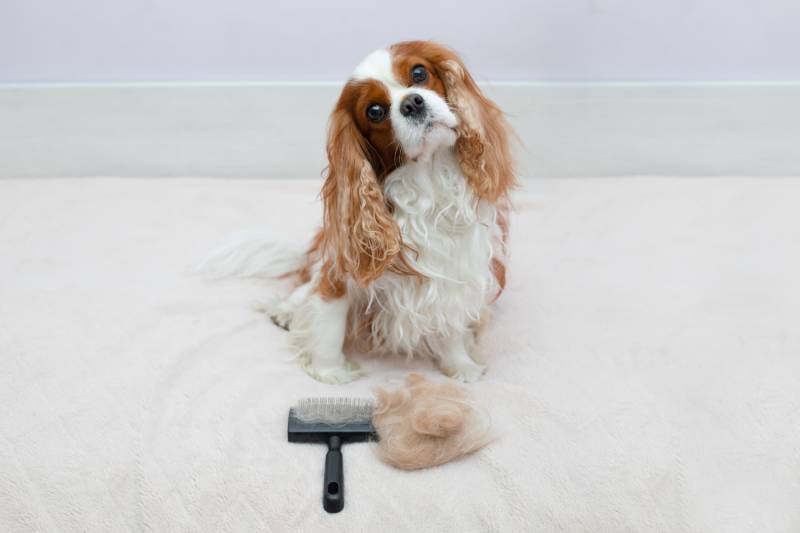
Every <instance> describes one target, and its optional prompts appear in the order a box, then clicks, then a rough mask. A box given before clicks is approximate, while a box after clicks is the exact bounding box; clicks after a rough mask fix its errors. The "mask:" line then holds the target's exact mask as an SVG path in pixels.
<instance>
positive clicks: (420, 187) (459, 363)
mask: <svg viewBox="0 0 800 533" xmlns="http://www.w3.org/2000/svg"><path fill="white" fill-rule="evenodd" d="M384 193H385V195H386V196H387V198H389V199H390V200H391V202H392V204H393V206H394V216H395V219H396V220H397V223H398V225H399V227H400V230H401V232H402V234H403V239H404V241H405V242H406V243H408V244H410V245H411V246H413V248H414V249H415V250H416V251H417V252H418V255H414V254H408V259H409V262H410V264H411V265H412V266H413V267H414V268H415V269H416V270H417V271H419V272H420V273H422V274H424V275H425V276H426V277H425V278H424V279H422V280H420V279H419V278H417V277H409V276H398V275H396V274H392V273H386V274H384V275H383V276H381V277H380V278H379V279H378V280H377V281H375V282H374V283H373V284H371V285H370V286H369V287H368V288H363V287H360V286H358V285H357V284H355V283H352V282H351V283H350V284H349V285H348V289H347V297H346V298H342V299H340V300H338V301H336V300H334V301H331V302H325V301H323V300H322V299H321V298H319V296H317V295H315V294H313V293H311V292H310V291H309V288H310V287H312V286H313V285H314V284H315V283H316V281H317V276H318V274H316V273H315V275H314V276H313V277H312V280H311V281H310V282H309V283H308V284H306V285H303V286H301V287H299V288H298V289H296V290H295V292H294V293H293V294H292V295H291V296H290V297H289V298H288V299H287V300H286V301H285V302H283V303H282V304H280V312H281V313H282V315H281V316H282V317H283V320H284V322H288V326H289V328H290V330H291V344H292V346H293V347H294V348H295V350H296V352H297V353H298V354H299V355H300V357H301V361H302V364H303V367H304V368H305V369H306V371H307V372H308V373H309V374H311V375H312V376H313V377H315V378H317V379H320V380H322V381H327V382H335V383H341V382H345V381H349V380H350V379H352V378H353V377H355V376H356V375H357V374H356V373H355V371H354V370H355V369H354V368H353V366H352V365H350V364H348V363H346V361H345V359H344V356H342V355H341V348H342V342H341V341H342V340H343V339H344V335H345V330H344V328H345V323H344V321H343V320H344V318H345V317H347V315H348V311H350V312H351V316H352V317H353V318H354V320H352V322H351V323H352V325H353V326H356V325H357V324H358V321H357V317H360V316H363V314H364V313H370V315H371V317H372V320H371V327H372V329H371V331H370V332H369V333H370V337H371V340H372V342H373V343H374V345H375V349H376V350H378V351H380V352H385V353H391V354H401V355H405V356H408V357H411V356H423V357H430V358H433V359H435V360H436V361H437V362H438V363H439V365H440V367H441V368H442V370H443V371H444V372H445V373H447V374H448V375H450V376H452V377H454V378H456V379H459V380H462V381H474V380H476V379H477V378H478V377H480V375H481V374H482V373H483V370H484V367H483V366H481V365H480V364H478V363H477V362H475V360H474V358H475V356H476V354H475V348H476V338H475V337H476V331H477V328H478V324H479V322H480V321H481V318H482V316H483V314H484V313H486V312H487V306H488V300H489V298H490V296H491V295H492V294H494V293H495V291H496V290H497V284H496V281H495V279H494V277H493V275H492V273H491V270H490V262H491V259H492V257H494V256H495V255H497V253H498V250H496V249H495V245H494V243H495V242H497V237H498V235H499V232H500V230H499V227H498V226H497V223H496V212H495V209H494V207H493V206H492V205H491V204H489V203H487V202H485V201H478V200H476V199H475V197H474V196H473V194H472V192H471V190H470V188H469V187H468V186H467V184H466V181H465V180H464V176H463V175H462V174H461V170H460V168H459V165H458V162H457V161H456V159H455V155H454V154H453V150H452V147H450V146H445V147H443V148H441V149H440V150H438V151H437V152H436V153H435V154H433V155H432V156H431V157H430V158H429V159H427V160H425V161H420V162H415V163H408V164H406V165H404V166H402V167H400V168H398V169H397V170H395V171H394V172H393V173H392V174H390V175H389V176H388V177H387V178H386V181H385V183H384ZM287 317H288V320H287Z"/></svg>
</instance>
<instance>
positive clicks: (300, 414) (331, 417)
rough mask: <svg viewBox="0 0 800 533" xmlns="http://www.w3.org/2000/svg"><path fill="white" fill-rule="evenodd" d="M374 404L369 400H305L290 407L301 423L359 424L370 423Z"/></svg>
mask: <svg viewBox="0 0 800 533" xmlns="http://www.w3.org/2000/svg"><path fill="white" fill-rule="evenodd" d="M374 410H375V402H374V400H372V399H371V398H305V399H302V400H300V401H299V402H298V403H297V405H296V406H295V407H292V409H291V414H292V415H294V417H295V418H297V419H298V420H300V421H301V422H307V423H323V424H361V423H369V422H371V421H372V412H373V411H374Z"/></svg>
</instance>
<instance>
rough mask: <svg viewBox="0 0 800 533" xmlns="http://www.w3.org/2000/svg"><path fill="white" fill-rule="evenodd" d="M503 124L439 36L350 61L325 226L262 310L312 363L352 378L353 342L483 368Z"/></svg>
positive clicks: (461, 373)
mask: <svg viewBox="0 0 800 533" xmlns="http://www.w3.org/2000/svg"><path fill="white" fill-rule="evenodd" d="M420 67H421V68H422V70H421V69H420ZM423 70H424V75H423V72H422V71H423ZM423 78H424V79H423ZM375 106H377V107H378V108H380V109H377V108H376V107H375ZM371 108H372V109H371ZM381 110H382V112H381ZM376 118H378V120H375V119H376ZM509 133H510V132H509V129H508V126H507V124H506V122H505V120H504V118H503V115H502V112H501V111H500V110H499V109H498V108H497V106H496V105H495V104H494V103H493V102H491V101H490V100H488V99H487V98H486V97H485V96H484V95H483V93H482V92H481V90H480V89H479V88H478V86H477V85H476V84H475V81H474V80H473V79H472V77H471V76H470V74H469V72H467V70H466V69H465V67H464V64H463V63H462V61H461V60H460V58H459V57H458V56H457V55H456V54H455V53H454V52H452V51H451V50H449V49H447V48H445V47H443V46H441V45H438V44H435V43H431V42H427V41H413V42H403V43H399V44H395V45H393V46H391V47H390V48H388V49H384V50H378V51H375V52H373V53H372V54H370V55H369V56H367V57H366V58H365V59H364V60H363V61H362V62H361V63H360V64H359V65H358V66H357V67H356V69H355V71H354V73H353V75H352V77H351V78H350V79H349V80H348V82H347V84H346V85H345V86H344V89H343V90H342V93H341V96H340V97H339V101H338V102H337V104H336V107H335V108H334V110H333V113H332V115H331V119H330V125H329V133H328V143H327V153H328V171H327V176H326V178H325V182H324V185H323V187H322V195H321V196H322V199H323V204H324V218H323V226H322V228H321V230H320V231H319V232H318V233H317V235H316V236H315V238H314V240H313V242H312V244H311V247H310V248H309V249H308V250H307V251H306V252H305V253H304V254H303V255H302V257H301V258H299V262H298V263H296V266H297V269H296V270H294V271H293V272H291V273H290V275H291V276H292V277H293V279H294V281H295V288H294V290H293V291H292V292H291V294H290V295H289V296H288V297H287V298H285V299H281V300H280V301H278V302H277V303H276V304H275V305H274V306H272V307H271V308H270V309H269V310H268V311H269V312H270V314H271V315H272V316H273V319H274V320H275V322H276V323H278V324H279V325H281V326H284V327H286V328H287V329H289V331H290V343H291V346H292V347H293V348H294V350H295V352H296V353H297V354H298V356H299V358H300V361H301V362H302V366H303V368H304V369H305V370H306V372H308V373H309V374H310V375H311V376H313V377H314V378H316V379H318V380H320V381H324V382H328V383H345V382H348V381H350V380H352V379H354V378H355V377H357V376H358V370H357V368H356V367H355V365H353V364H351V363H350V362H348V360H347V359H346V357H345V355H344V353H345V351H347V350H348V349H351V348H356V349H363V350H369V351H372V352H380V353H389V354H400V355H405V356H423V357H430V358H433V359H434V360H435V361H436V362H437V363H438V365H439V367H440V368H441V370H442V371H443V372H444V373H445V374H447V375H448V376H451V377H453V378H455V379H458V380H462V381H474V380H476V379H478V378H479V377H480V376H481V374H482V373H483V372H484V369H485V367H484V366H482V365H481V363H480V362H479V361H480V357H479V355H478V353H477V350H478V345H479V343H478V340H479V335H480V333H481V330H482V329H483V328H484V326H485V324H486V323H487V320H488V315H489V306H490V304H491V303H492V302H493V301H494V299H496V298H497V296H499V294H500V292H502V290H503V288H504V286H505V275H506V267H505V251H506V250H505V243H506V238H507V232H508V222H507V221H508V218H507V216H508V205H509V204H508V194H509V191H510V189H511V188H512V187H513V186H514V185H515V183H516V178H515V176H514V170H513V167H512V163H511V156H510V153H509V144H508V141H509V139H508V137H509ZM265 246H266V247H262V248H261V249H260V250H258V251H259V253H262V254H264V253H266V254H267V255H269V254H270V253H273V254H274V253H275V248H274V247H273V246H272V245H271V244H267V245H265ZM246 255H247V254H244V255H241V253H240V255H239V257H240V258H244V259H245V262H247V261H250V260H251V259H252V258H248V257H246ZM271 260H272V261H273V262H274V263H279V264H280V265H286V264H291V260H289V262H288V263H287V261H286V258H284V257H272V258H271ZM249 264H251V266H252V262H250V263H249ZM236 268H239V270H241V267H240V266H239V267H236ZM256 270H257V269H256ZM275 270H276V267H274V265H273V269H272V271H271V273H273V274H277V273H278V272H276V271H275ZM267 271H270V269H269V268H266V269H265V272H267ZM284 272H285V270H284ZM251 273H254V272H251Z"/></svg>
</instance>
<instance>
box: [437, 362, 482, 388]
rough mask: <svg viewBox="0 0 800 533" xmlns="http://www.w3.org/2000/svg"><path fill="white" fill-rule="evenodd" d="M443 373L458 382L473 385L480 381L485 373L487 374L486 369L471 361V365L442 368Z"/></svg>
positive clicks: (464, 364)
mask: <svg viewBox="0 0 800 533" xmlns="http://www.w3.org/2000/svg"><path fill="white" fill-rule="evenodd" d="M442 372H444V374H445V375H446V376H448V377H451V378H453V379H454V380H456V381H460V382H462V383H473V382H475V381H478V380H479V379H480V378H481V376H482V375H483V374H484V372H486V367H485V366H484V365H479V364H477V363H474V362H472V361H470V362H469V363H461V364H459V365H456V366H450V367H445V368H442Z"/></svg>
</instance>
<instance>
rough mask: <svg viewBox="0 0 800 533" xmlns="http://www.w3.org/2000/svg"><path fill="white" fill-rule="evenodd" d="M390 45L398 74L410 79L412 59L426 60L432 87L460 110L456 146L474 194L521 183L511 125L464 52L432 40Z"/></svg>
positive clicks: (492, 197)
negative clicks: (466, 61) (513, 156)
mask: <svg viewBox="0 0 800 533" xmlns="http://www.w3.org/2000/svg"><path fill="white" fill-rule="evenodd" d="M390 51H391V53H392V57H393V58H394V59H393V62H394V73H395V76H397V77H398V78H399V79H401V80H409V79H410V67H409V65H410V66H411V67H413V65H414V64H421V65H423V66H426V69H427V70H428V71H429V72H430V73H431V74H432V75H431V76H429V82H428V83H430V86H429V87H427V88H429V89H432V90H436V91H437V92H439V94H443V96H444V97H445V99H446V100H447V103H448V104H449V105H450V107H451V109H453V111H454V112H455V113H456V115H458V118H459V121H460V125H459V127H458V128H457V133H458V139H457V140H456V152H457V154H458V159H459V162H460V164H461V170H462V171H463V172H464V174H465V175H466V177H467V180H468V181H469V183H470V185H471V186H472V189H473V190H474V191H475V194H476V195H478V196H479V197H481V198H485V199H486V200H489V201H490V202H496V201H498V200H500V199H501V198H503V197H505V196H506V195H507V194H508V192H509V190H510V189H511V188H512V187H513V186H514V185H516V176H515V173H514V167H513V162H512V160H511V150H510V147H509V139H508V138H509V133H510V131H511V130H510V127H509V125H508V123H507V122H506V120H505V118H504V117H503V113H502V111H500V109H499V108H498V107H497V106H496V105H495V104H494V102H492V101H491V100H489V99H488V98H486V96H484V94H483V92H481V90H480V88H479V87H478V85H477V84H476V83H475V80H473V79H472V76H471V75H470V74H469V72H468V71H467V69H466V67H465V66H464V63H463V62H462V61H461V58H460V57H459V56H458V55H457V54H456V53H455V52H453V51H452V50H450V49H449V48H446V47H444V46H442V45H440V44H437V43H434V42H431V41H408V42H403V43H398V44H395V45H393V46H392V47H391V48H390ZM428 65H429V66H430V68H428ZM406 71H408V72H406ZM439 84H441V86H442V87H443V92H442V91H441V90H440V89H438V87H439Z"/></svg>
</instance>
